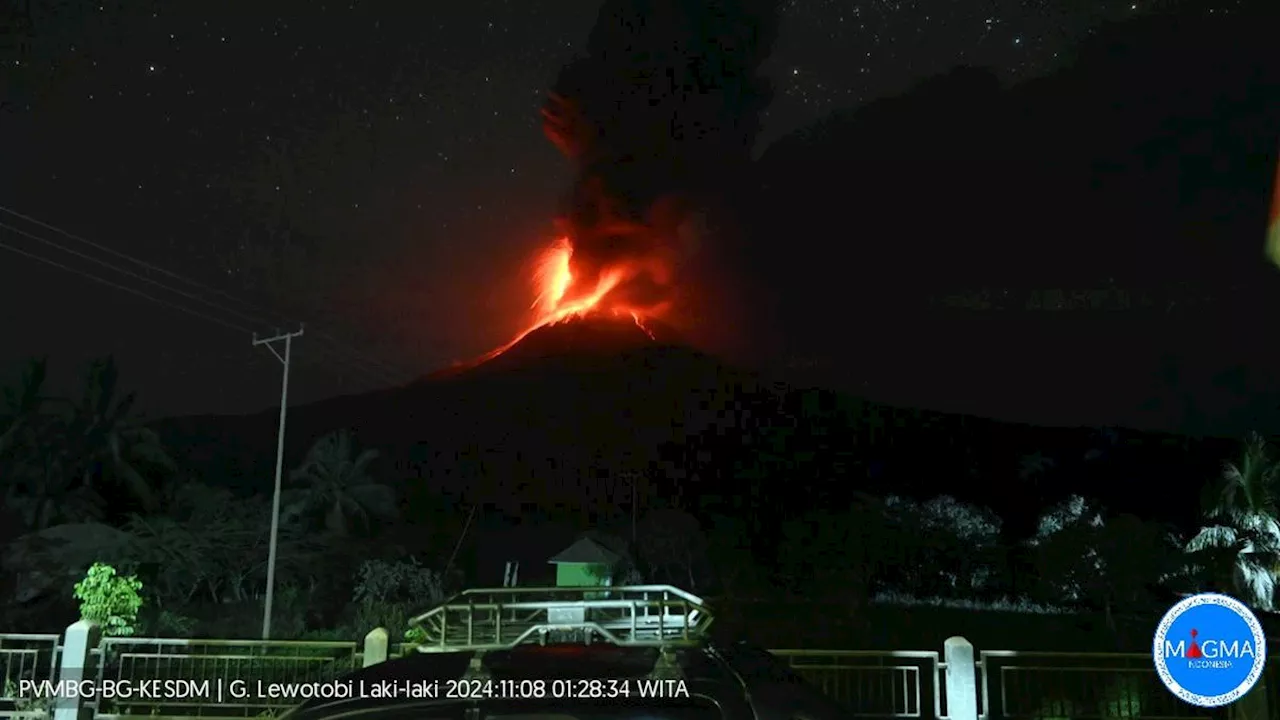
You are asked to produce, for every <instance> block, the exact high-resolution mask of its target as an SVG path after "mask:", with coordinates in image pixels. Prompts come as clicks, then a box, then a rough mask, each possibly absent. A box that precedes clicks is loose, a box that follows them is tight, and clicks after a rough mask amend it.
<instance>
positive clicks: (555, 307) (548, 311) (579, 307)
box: [477, 237, 666, 363]
mask: <svg viewBox="0 0 1280 720" xmlns="http://www.w3.org/2000/svg"><path fill="white" fill-rule="evenodd" d="M572 261H573V243H572V242H571V241H570V240H569V238H567V237H562V238H560V239H559V240H557V241H556V242H555V243H554V244H553V245H552V246H551V247H549V248H547V249H546V250H545V251H544V252H543V253H542V255H541V256H540V257H539V258H538V261H537V263H536V264H535V267H534V273H533V282H534V288H535V290H536V292H537V296H536V298H535V299H534V301H533V304H532V305H530V309H531V310H533V311H534V321H533V323H532V324H530V325H529V326H528V327H527V328H525V329H524V330H522V331H520V332H519V333H518V334H516V336H515V337H514V338H512V339H511V341H509V342H508V343H506V344H505V345H503V346H502V347H499V348H497V349H496V350H492V351H490V352H489V353H487V354H485V355H484V356H482V357H481V358H480V359H479V360H478V361H477V362H478V363H480V362H485V361H486V360H491V359H493V358H495V357H497V356H499V355H501V354H502V353H504V352H506V351H507V350H510V349H511V348H512V347H513V346H514V345H515V344H516V343H519V342H520V341H521V340H523V339H524V338H525V337H527V336H528V335H529V334H530V333H532V332H533V331H535V330H537V329H538V328H542V327H546V326H548V325H556V324H558V323H562V322H567V321H569V320H572V319H575V318H583V317H586V316H588V315H593V316H594V315H601V314H607V315H611V316H614V317H619V318H625V317H630V318H631V320H632V321H633V322H635V324H636V325H637V326H638V327H639V328H640V329H641V330H644V331H645V333H647V334H648V335H649V337H653V333H652V332H650V330H649V328H647V327H646V326H645V318H646V317H654V316H656V315H659V314H661V313H662V312H663V311H664V310H665V308H666V305H665V304H658V305H655V306H652V307H647V308H643V309H642V308H640V307H637V306H636V305H634V304H631V303H628V302H627V301H626V300H625V299H624V298H623V297H622V295H623V293H622V292H621V290H620V289H621V288H622V287H623V286H624V285H625V284H626V283H627V282H629V281H631V280H633V279H634V278H636V277H637V276H639V275H641V274H643V272H644V270H645V268H643V267H642V266H641V265H640V264H638V263H635V264H632V263H625V262H622V263H618V264H616V265H612V266H609V267H606V268H604V269H603V270H601V271H600V273H599V274H598V276H597V277H596V278H595V279H594V284H593V283H592V281H591V280H587V279H585V278H581V277H579V276H578V275H577V274H576V273H575V270H574V267H573V263H572Z"/></svg>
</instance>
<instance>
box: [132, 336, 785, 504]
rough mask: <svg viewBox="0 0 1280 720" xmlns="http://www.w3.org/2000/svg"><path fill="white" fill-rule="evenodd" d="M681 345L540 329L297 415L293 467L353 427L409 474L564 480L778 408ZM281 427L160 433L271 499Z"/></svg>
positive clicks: (749, 384)
mask: <svg viewBox="0 0 1280 720" xmlns="http://www.w3.org/2000/svg"><path fill="white" fill-rule="evenodd" d="M672 337H673V336H672V334H671V333H670V331H668V330H667V329H665V328H661V327H657V328H655V327H646V328H641V327H639V326H638V325H637V324H636V323H634V322H633V321H632V320H631V319H630V318H625V319H613V318H607V319H604V318H599V319H596V318H589V319H586V320H583V319H575V320H571V321H568V322H563V323H558V324H555V325H550V326H546V327H542V328H539V329H537V330H534V331H533V332H531V333H529V334H528V335H527V336H525V337H524V338H522V339H521V340H520V342H518V343H516V344H515V345H513V346H512V347H510V348H508V349H507V350H506V351H505V352H503V353H501V354H499V355H497V356H496V357H494V358H492V359H489V360H487V361H485V362H482V363H479V364H475V365H471V366H461V367H455V368H450V369H448V370H445V371H442V372H438V373H433V374H431V375H427V376H425V377H423V378H422V379H420V380H418V381H416V382H413V383H410V384H409V385H407V386H404V387H400V388H392V389H387V390H382V391H378V392H374V393H368V394H364V395H357V396H348V397H341V398H335V399H332V400H326V401H323V402H319V403H314V404H311V405H304V406H299V407H293V408H290V410H289V420H288V433H287V449H286V454H287V457H286V466H287V467H292V466H296V465H297V463H298V462H299V461H300V460H301V459H302V456H303V454H304V453H305V450H306V448H307V447H308V446H309V445H310V444H311V443H312V442H313V441H314V440H315V439H316V438H318V437H320V436H321V435H323V434H325V433H328V432H332V431H334V430H339V429H344V428H345V429H350V430H352V431H353V432H354V433H355V434H356V435H357V437H358V439H359V441H360V442H361V444H364V445H368V446H372V447H377V448H380V449H382V450H383V453H384V455H390V456H391V457H390V458H387V459H388V460H391V461H393V462H395V464H396V465H397V466H398V467H397V473H398V474H401V475H403V474H405V473H407V472H409V471H410V468H409V467H407V466H406V464H414V463H421V462H424V461H425V462H428V463H429V462H432V461H433V460H439V461H445V460H446V459H451V458H452V457H453V456H467V455H475V454H490V455H498V456H501V457H502V458H511V461H510V462H512V463H514V464H515V465H516V466H523V467H525V468H526V469H527V470H529V471H533V472H534V474H539V473H542V472H552V473H563V472H564V470H565V467H566V466H572V465H576V464H580V463H587V462H591V461H592V459H593V458H594V457H596V456H602V457H608V456H616V455H617V454H618V453H620V452H634V453H640V452H641V451H642V450H644V449H646V448H647V449H652V448H655V447H658V446H660V445H662V444H663V443H668V442H674V441H680V440H682V439H683V438H685V437H687V436H689V435H695V434H698V433H701V432H704V431H706V430H707V429H708V428H710V427H712V426H713V425H716V424H729V423H730V422H731V419H732V418H734V417H737V416H738V415H740V414H743V413H746V414H750V415H754V416H757V417H763V416H767V415H768V414H770V412H773V411H772V410H771V409H769V408H776V407H777V405H778V402H779V398H780V393H779V392H778V391H777V389H776V388H775V387H774V386H773V385H771V384H769V383H767V382H765V381H763V380H761V379H759V378H757V377H756V376H755V375H754V374H752V373H749V372H745V371H740V370H738V369H735V368H731V367H728V366H726V365H725V364H723V363H720V362H718V361H717V360H715V359H714V358H711V357H709V356H707V355H704V354H702V353H700V352H697V351H695V350H693V349H690V348H689V347H687V346H683V345H680V344H676V343H675V342H673V341H672V340H671V338H672ZM655 338H656V339H655ZM277 418H278V416H277V414H276V412H275V411H267V412H263V413H259V414H256V415H252V416H243V417H208V416H202V417H191V418H178V419H173V420H167V421H163V422H161V423H158V424H157V429H158V430H159V431H160V432H161V434H162V437H164V438H165V439H166V440H167V441H169V442H170V443H172V444H173V446H174V447H175V448H176V449H177V450H178V451H179V454H180V455H182V456H185V458H186V459H187V461H188V462H189V463H191V465H192V467H195V468H200V470H201V474H202V475H204V474H208V473H213V474H219V475H222V476H229V477H237V478H241V479H242V480H240V481H238V482H237V484H238V485H244V486H245V487H250V486H253V487H262V483H264V482H269V480H270V478H269V477H268V476H269V474H270V473H269V472H266V470H269V468H271V467H272V463H271V462H270V461H269V460H270V459H271V458H272V453H273V452H274V449H275V433H276V422H277ZM493 462H494V463H498V462H499V461H498V460H494V461H493ZM509 471H510V472H516V471H517V467H514V466H513V467H511V468H509ZM264 472H266V474H265V475H264ZM251 478H254V479H251Z"/></svg>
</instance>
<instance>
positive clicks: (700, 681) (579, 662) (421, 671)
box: [290, 644, 743, 717]
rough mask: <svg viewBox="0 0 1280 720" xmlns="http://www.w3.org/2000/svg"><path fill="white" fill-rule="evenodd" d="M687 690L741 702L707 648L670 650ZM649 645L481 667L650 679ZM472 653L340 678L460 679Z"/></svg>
mask: <svg viewBox="0 0 1280 720" xmlns="http://www.w3.org/2000/svg"><path fill="white" fill-rule="evenodd" d="M673 652H674V655H675V658H676V661H677V664H678V666H679V667H680V669H681V671H682V673H683V675H684V678H685V680H686V681H687V683H688V686H689V688H690V692H691V693H692V694H695V695H702V696H704V697H709V698H711V699H712V700H713V701H714V702H716V703H717V704H722V703H726V702H731V700H729V699H728V696H730V695H732V696H736V697H738V698H740V697H741V696H742V694H743V687H742V685H741V683H740V682H739V681H738V678H737V676H736V674H735V673H734V672H733V671H732V670H731V669H729V668H728V667H726V666H725V665H724V663H723V662H721V661H720V660H719V659H718V658H717V657H716V655H715V653H714V651H712V650H710V649H709V648H707V647H684V648H675V649H673ZM658 655H659V651H658V648H654V647H618V646H615V645H607V644H594V645H582V644H561V645H523V646H519V647H515V648H511V649H508V650H492V651H488V652H486V653H484V655H483V663H484V668H485V670H487V671H488V672H489V673H490V674H491V675H492V677H494V678H497V679H529V680H551V679H582V678H592V679H595V678H618V679H622V678H628V679H638V678H645V677H648V676H649V675H650V673H651V672H652V671H653V669H654V665H655V663H656V662H657V660H658ZM475 656H476V653H475V652H472V651H462V652H412V653H409V654H408V655H406V656H404V657H401V658H396V659H392V660H388V661H386V662H382V663H378V664H376V665H371V666H369V667H366V668H361V669H360V670H356V671H355V672H352V673H350V674H348V675H345V676H343V678H342V679H343V680H352V681H356V682H359V681H364V682H365V683H366V684H370V683H377V682H384V681H404V680H422V679H441V680H446V679H458V678H462V677H463V676H464V675H465V674H466V673H467V671H468V670H469V668H470V666H471V661H472V659H473V658H474V657H475ZM395 704H397V703H396V702H395V701H389V700H378V699H373V698H367V697H366V698H359V697H353V698H349V699H340V700H329V699H312V700H308V701H306V702H304V703H302V705H300V706H299V707H298V708H297V709H296V710H295V711H294V712H292V713H290V717H322V716H329V715H334V714H344V713H346V712H352V711H357V710H363V709H369V708H373V707H380V706H387V707H390V706H393V705H395Z"/></svg>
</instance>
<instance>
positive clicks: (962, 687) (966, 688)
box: [943, 636, 978, 720]
mask: <svg viewBox="0 0 1280 720" xmlns="http://www.w3.org/2000/svg"><path fill="white" fill-rule="evenodd" d="M943 661H944V662H945V663H946V664H947V672H946V680H945V682H946V687H947V718H948V720H978V668H977V665H976V664H975V663H974V654H973V645H971V644H970V643H969V641H968V640H965V639H964V638H962V637H959V636H956V637H951V638H947V641H946V643H944V644H943Z"/></svg>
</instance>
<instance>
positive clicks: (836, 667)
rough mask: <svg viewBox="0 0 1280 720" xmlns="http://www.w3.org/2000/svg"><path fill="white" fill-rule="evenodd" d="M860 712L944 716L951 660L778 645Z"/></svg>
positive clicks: (927, 654)
mask: <svg viewBox="0 0 1280 720" xmlns="http://www.w3.org/2000/svg"><path fill="white" fill-rule="evenodd" d="M771 652H772V653H773V654H774V655H777V656H778V657H780V658H782V659H783V660H786V661H787V664H788V665H790V666H791V669H792V670H794V671H795V673H796V674H797V675H799V676H801V677H803V678H804V679H805V680H808V681H809V682H810V683H812V684H813V685H814V686H816V687H817V688H819V689H820V690H822V691H823V692H824V693H826V694H827V696H829V697H831V698H832V699H834V700H836V701H838V702H840V703H841V704H843V705H844V706H845V707H849V708H855V712H856V713H857V716H858V717H870V718H942V717H946V714H945V712H944V708H945V705H944V697H943V694H944V692H943V683H942V682H941V678H940V675H939V674H940V672H941V671H942V670H943V669H944V668H945V664H944V663H943V662H942V661H941V660H940V659H939V656H938V653H936V652H931V651H924V650H898V651H893V652H876V651H871V650H772V651H771Z"/></svg>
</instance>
